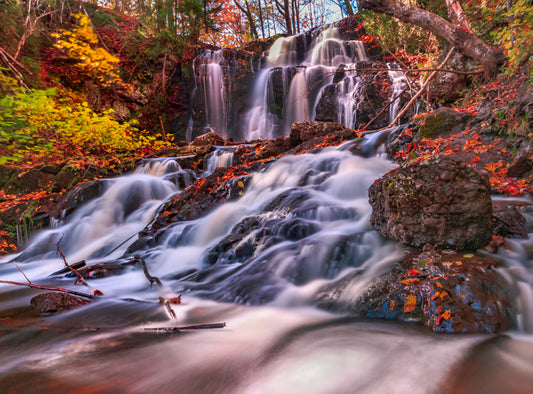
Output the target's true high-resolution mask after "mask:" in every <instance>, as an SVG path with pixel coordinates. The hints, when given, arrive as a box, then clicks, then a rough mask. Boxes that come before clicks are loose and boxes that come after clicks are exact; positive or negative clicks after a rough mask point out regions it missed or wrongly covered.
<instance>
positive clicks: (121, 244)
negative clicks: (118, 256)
mask: <svg viewBox="0 0 533 394" xmlns="http://www.w3.org/2000/svg"><path fill="white" fill-rule="evenodd" d="M137 234H138V233H133V234H132V235H131V236H129V237H128V238H126V239H125V240H124V241H122V242H121V243H120V244H119V245H117V246H116V247H114V248H113V249H111V251H110V252H109V253H107V254H106V256H109V255H110V254H111V253H113V252H115V251H116V250H117V249H118V248H120V247H121V246H123V245H124V244H125V243H126V242H128V241H129V240H130V239H132V238H133V237H135V236H136V235H137Z"/></svg>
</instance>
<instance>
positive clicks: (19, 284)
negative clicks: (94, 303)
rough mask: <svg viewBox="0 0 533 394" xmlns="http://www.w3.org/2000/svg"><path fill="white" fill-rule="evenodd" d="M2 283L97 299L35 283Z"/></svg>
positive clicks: (9, 281) (4, 281) (8, 281)
mask: <svg viewBox="0 0 533 394" xmlns="http://www.w3.org/2000/svg"><path fill="white" fill-rule="evenodd" d="M0 283H6V284H9V285H16V286H26V287H31V288H32V289H40V290H49V291H57V292H59V293H67V294H72V295H75V296H79V297H85V298H90V299H94V298H96V296H94V295H92V294H87V293H81V292H79V291H75V290H69V289H63V288H62V287H50V286H41V285H36V284H33V283H24V282H14V281H12V280H3V279H0Z"/></svg>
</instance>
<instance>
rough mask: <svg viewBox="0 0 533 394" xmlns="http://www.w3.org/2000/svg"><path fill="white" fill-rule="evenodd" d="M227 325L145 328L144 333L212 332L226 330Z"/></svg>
mask: <svg viewBox="0 0 533 394" xmlns="http://www.w3.org/2000/svg"><path fill="white" fill-rule="evenodd" d="M224 327H226V323H212V324H198V325H195V326H184V327H154V328H145V329H144V331H155V332H180V331H186V330H210V329H213V328H224Z"/></svg>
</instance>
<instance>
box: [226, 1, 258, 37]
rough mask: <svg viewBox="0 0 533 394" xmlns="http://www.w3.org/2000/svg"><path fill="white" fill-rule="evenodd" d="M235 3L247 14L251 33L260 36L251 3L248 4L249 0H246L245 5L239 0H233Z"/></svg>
mask: <svg viewBox="0 0 533 394" xmlns="http://www.w3.org/2000/svg"><path fill="white" fill-rule="evenodd" d="M233 3H235V5H236V6H237V8H238V9H239V10H241V12H242V13H243V14H244V16H246V19H248V24H249V25H250V35H251V36H252V37H253V38H258V37H259V35H258V34H257V28H256V27H255V18H254V16H253V14H252V11H251V10H250V4H248V1H247V0H244V6H243V5H242V4H240V3H239V2H238V1H237V0H233ZM263 36H264V33H263Z"/></svg>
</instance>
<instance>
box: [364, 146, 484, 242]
mask: <svg viewBox="0 0 533 394" xmlns="http://www.w3.org/2000/svg"><path fill="white" fill-rule="evenodd" d="M490 191H491V189H490V183H489V180H488V178H487V177H486V176H485V175H482V174H480V173H478V172H477V171H476V170H474V169H473V168H471V167H468V166H466V165H465V164H463V163H461V162H460V161H459V160H457V159H455V158H452V157H451V156H444V155H438V156H433V157H431V158H429V159H426V160H423V161H421V162H419V163H417V162H410V163H407V164H404V165H402V166H401V167H400V168H398V169H396V170H393V171H390V172H388V173H387V174H385V175H384V176H383V177H382V178H381V179H379V180H377V181H376V182H375V183H374V184H373V185H372V186H371V187H370V189H369V197H370V204H371V205H372V209H373V211H372V216H371V219H370V221H371V223H372V225H373V226H374V227H375V228H376V229H377V230H378V232H379V233H380V234H382V235H383V236H385V237H387V238H391V239H393V240H396V241H399V242H403V243H405V244H407V245H412V246H415V247H419V248H422V247H424V246H425V245H427V244H429V245H430V246H433V247H440V248H451V249H456V250H468V249H471V250H473V249H477V248H480V247H483V246H485V245H486V244H487V243H488V242H489V241H490V240H491V238H492V200H491V197H490Z"/></svg>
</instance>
